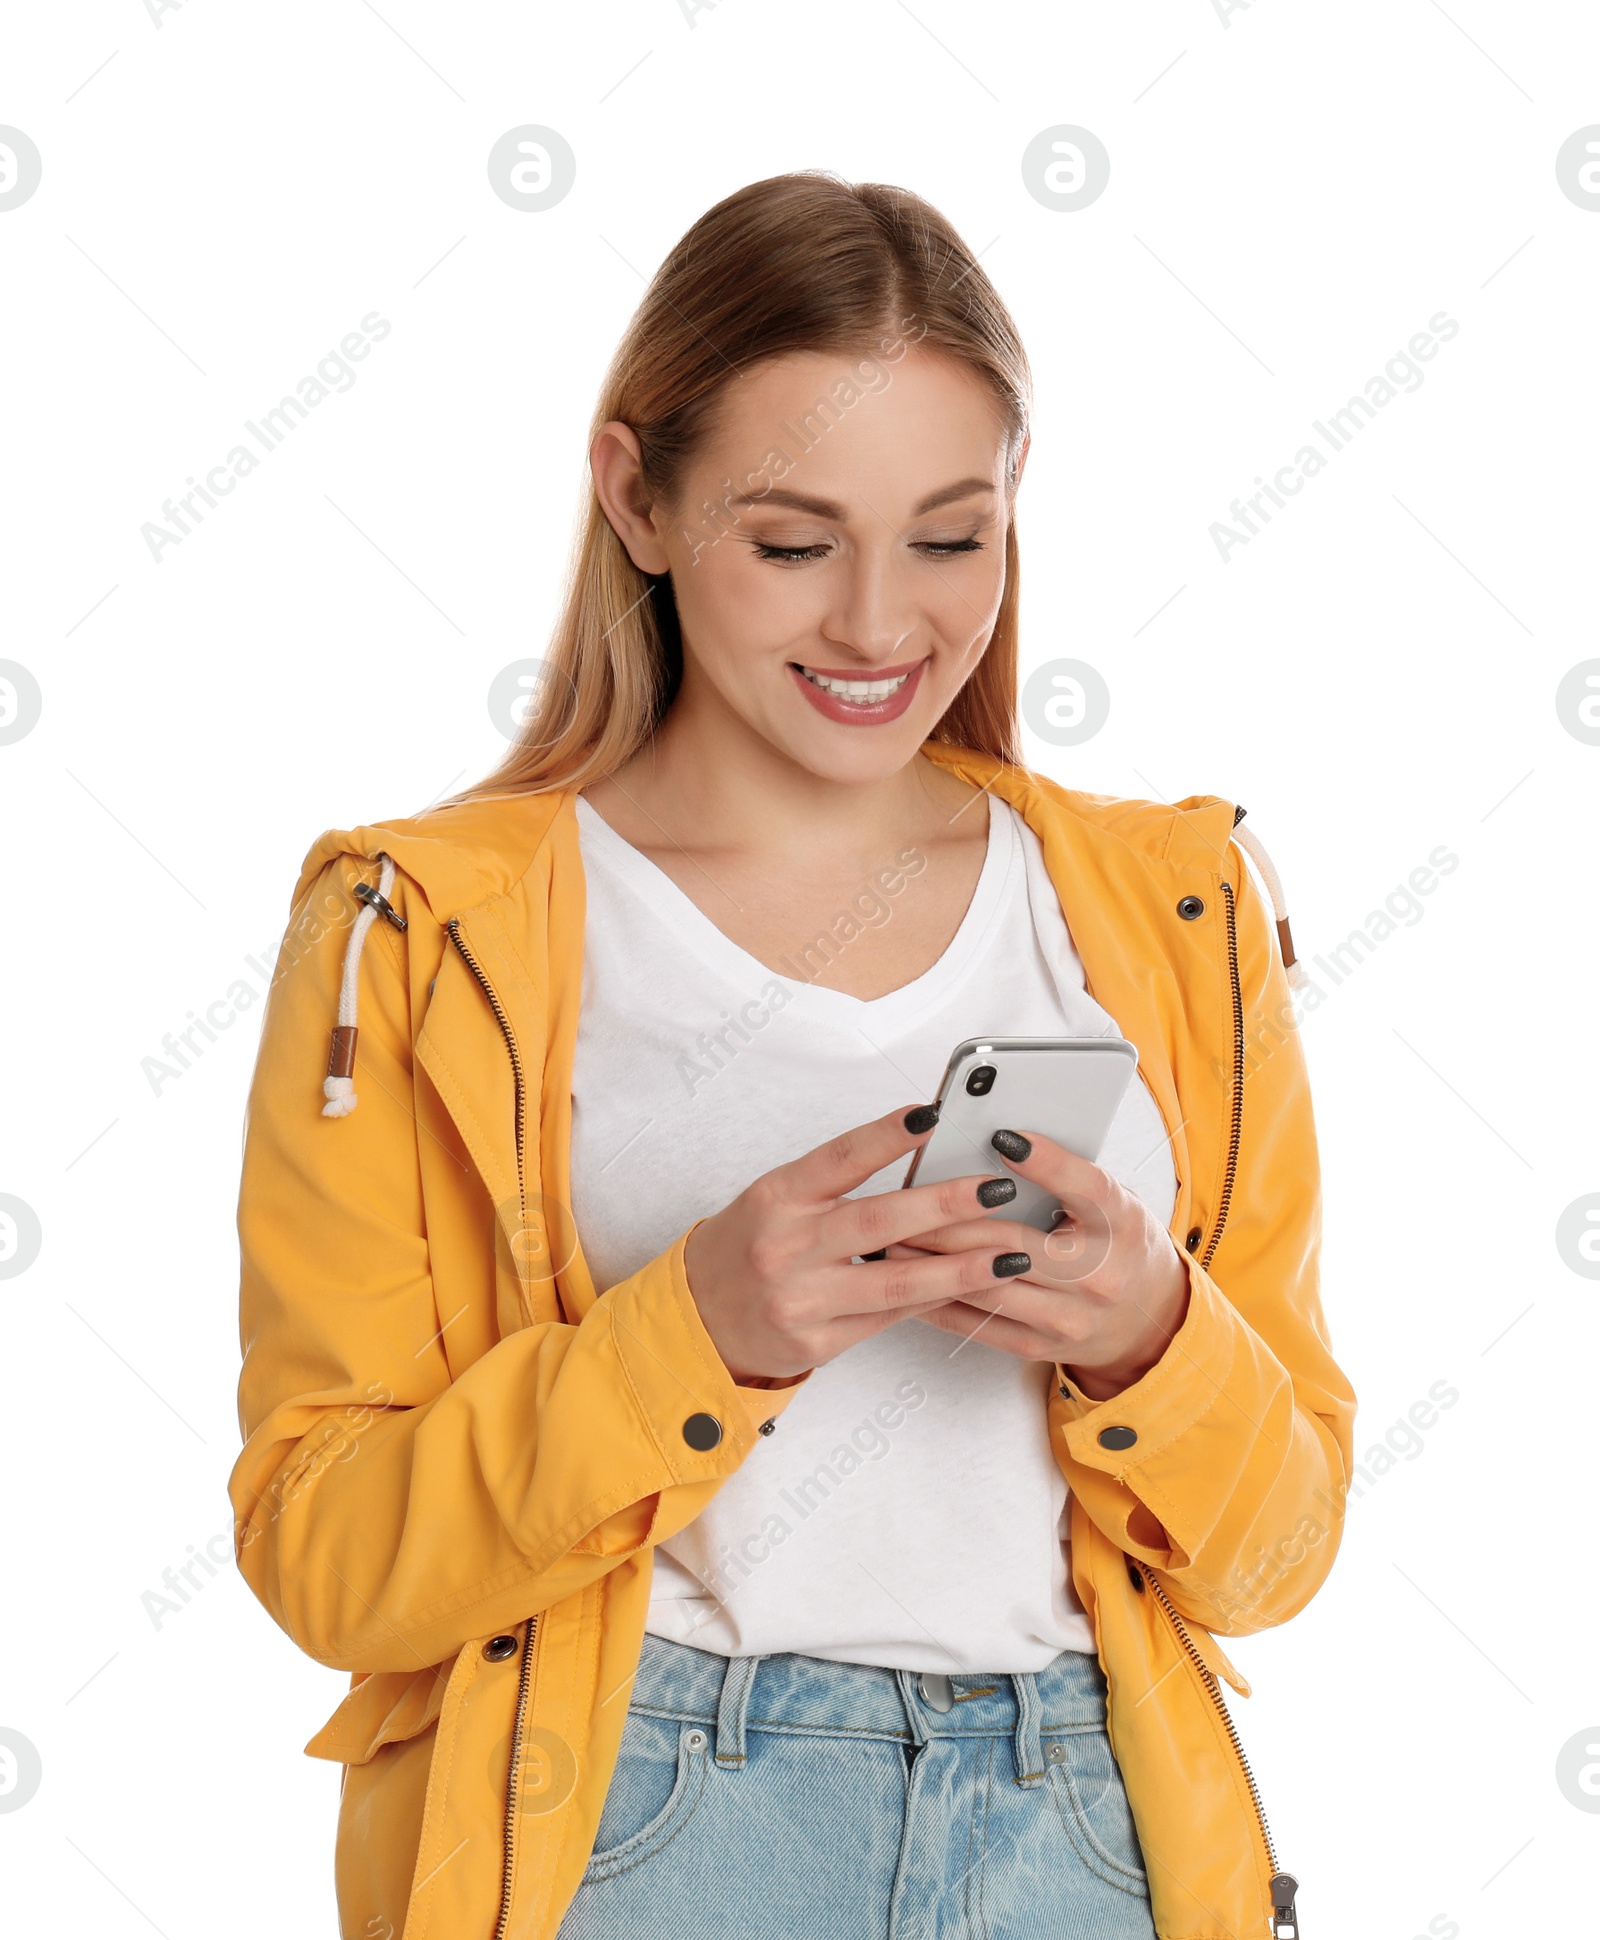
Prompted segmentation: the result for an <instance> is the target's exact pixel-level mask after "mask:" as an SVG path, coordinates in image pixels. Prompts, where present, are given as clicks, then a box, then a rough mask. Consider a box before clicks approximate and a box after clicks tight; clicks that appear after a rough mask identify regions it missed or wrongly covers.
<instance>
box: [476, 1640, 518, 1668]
mask: <svg viewBox="0 0 1600 1940" xmlns="http://www.w3.org/2000/svg"><path fill="white" fill-rule="evenodd" d="M517 1649H518V1645H517V1640H516V1638H515V1637H491V1638H490V1639H489V1641H488V1642H487V1643H486V1644H485V1645H484V1647H483V1654H484V1656H485V1657H486V1658H487V1659H488V1661H489V1662H490V1663H491V1664H503V1663H504V1662H505V1660H506V1659H507V1658H508V1657H515V1656H516V1654H517Z"/></svg>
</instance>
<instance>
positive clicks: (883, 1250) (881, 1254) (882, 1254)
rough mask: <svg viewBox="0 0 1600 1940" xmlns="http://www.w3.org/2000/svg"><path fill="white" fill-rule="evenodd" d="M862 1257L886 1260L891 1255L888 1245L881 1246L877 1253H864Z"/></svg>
mask: <svg viewBox="0 0 1600 1940" xmlns="http://www.w3.org/2000/svg"><path fill="white" fill-rule="evenodd" d="M861 1257H862V1259H864V1260H886V1259H888V1257H889V1249H888V1247H887V1246H880V1247H879V1248H878V1250H877V1252H876V1253H863V1254H862V1255H861Z"/></svg>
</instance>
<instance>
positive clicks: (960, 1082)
mask: <svg viewBox="0 0 1600 1940" xmlns="http://www.w3.org/2000/svg"><path fill="white" fill-rule="evenodd" d="M1138 1062H1139V1053H1138V1050H1137V1049H1136V1048H1135V1046H1133V1045H1132V1044H1130V1043H1129V1042H1128V1041H1127V1039H1126V1038H1121V1037H984V1038H969V1039H968V1041H967V1042H966V1043H965V1044H958V1045H957V1046H956V1048H955V1049H954V1050H953V1051H952V1052H951V1053H950V1063H949V1065H948V1066H947V1067H946V1070H945V1074H944V1082H943V1084H941V1085H940V1087H939V1122H938V1124H937V1125H936V1126H935V1127H934V1131H933V1136H932V1138H930V1139H929V1140H928V1142H927V1144H926V1145H924V1146H922V1147H921V1148H920V1150H918V1151H916V1152H914V1153H913V1154H912V1157H911V1168H910V1170H909V1171H908V1172H907V1173H906V1178H905V1183H906V1184H907V1185H908V1186H910V1185H919V1186H929V1185H940V1184H942V1183H943V1181H944V1180H946V1179H960V1178H965V1177H967V1176H969V1175H970V1174H972V1173H974V1172H983V1173H988V1174H990V1175H995V1174H1001V1173H1004V1172H1006V1171H1009V1170H1010V1168H1009V1167H1008V1166H1007V1165H1006V1164H1005V1161H1004V1160H1003V1159H1002V1158H1001V1157H1000V1154H999V1153H998V1152H997V1151H996V1150H995V1149H994V1147H993V1146H992V1145H991V1144H990V1143H989V1140H990V1138H991V1137H992V1136H993V1135H994V1133H996V1132H998V1131H1001V1130H1002V1129H1007V1130H1010V1131H1014V1132H1042V1133H1043V1134H1044V1136H1045V1137H1046V1138H1051V1139H1054V1140H1055V1142H1056V1144H1057V1145H1063V1146H1065V1147H1066V1149H1067V1150H1068V1151H1069V1152H1076V1153H1077V1155H1078V1156H1079V1158H1084V1159H1096V1158H1098V1157H1099V1156H1100V1147H1101V1146H1102V1145H1103V1144H1104V1143H1105V1139H1106V1134H1107V1132H1109V1131H1110V1130H1111V1121H1112V1120H1113V1119H1114V1118H1115V1117H1116V1115H1117V1106H1118V1105H1119V1104H1120V1103H1121V1102H1122V1094H1123V1093H1124V1092H1125V1091H1126V1090H1127V1088H1128V1085H1129V1083H1130V1082H1131V1080H1132V1078H1133V1074H1134V1070H1135V1068H1136V1067H1137V1065H1138ZM1013 1176H1016V1175H1013ZM989 1217H990V1218H991V1219H1011V1220H1015V1221H1017V1222H1018V1223H1019V1224H1021V1225H1024V1226H1034V1227H1037V1228H1038V1230H1039V1231H1040V1232H1042V1233H1048V1232H1049V1231H1051V1229H1052V1228H1053V1227H1054V1226H1055V1224H1056V1222H1057V1221H1058V1220H1059V1219H1060V1217H1061V1202H1060V1201H1059V1200H1058V1199H1057V1198H1056V1197H1055V1195H1054V1194H1053V1193H1050V1192H1046V1191H1045V1189H1044V1188H1043V1187H1042V1186H1036V1185H1033V1184H1031V1183H1030V1182H1029V1181H1028V1180H1026V1179H1023V1178H1020V1177H1018V1178H1017V1196H1016V1198H1015V1199H1014V1200H1013V1201H1012V1202H1011V1204H1010V1205H1009V1206H1000V1207H997V1208H996V1210H995V1211H994V1212H992V1213H991V1214H989Z"/></svg>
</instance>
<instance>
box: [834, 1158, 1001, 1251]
mask: <svg viewBox="0 0 1600 1940" xmlns="http://www.w3.org/2000/svg"><path fill="white" fill-rule="evenodd" d="M1016 1196H1017V1182H1016V1180H1015V1179H1009V1178H1006V1177H1004V1176H1003V1175H1001V1174H999V1173H996V1175H995V1176H993V1177H989V1178H985V1177H984V1176H983V1175H982V1174H981V1173H974V1174H972V1175H970V1176H969V1177H967V1178H964V1179H946V1180H944V1181H942V1182H941V1183H940V1184H938V1185H931V1186H912V1187H910V1188H909V1189H902V1190H901V1191H899V1192H874V1193H871V1194H869V1195H868V1196H867V1197H866V1198H865V1199H850V1200H847V1201H846V1202H845V1203H844V1204H843V1205H842V1206H839V1207H838V1208H836V1209H835V1211H833V1212H831V1213H829V1214H828V1215H827V1216H826V1217H825V1218H824V1219H823V1220H821V1221H820V1222H819V1224H820V1237H821V1240H822V1243H823V1245H824V1247H825V1248H826V1249H827V1250H828V1251H829V1252H833V1251H835V1249H837V1252H838V1254H839V1256H840V1257H846V1256H848V1255H849V1254H852V1253H862V1254H865V1253H876V1252H879V1251H881V1250H882V1248H884V1247H885V1246H892V1245H893V1244H894V1243H895V1242H896V1241H897V1240H905V1239H909V1238H911V1236H912V1235H913V1234H914V1233H920V1232H927V1231H930V1230H931V1229H933V1228H935V1227H939V1226H947V1225H949V1224H950V1223H951V1222H952V1221H954V1220H966V1219H971V1218H973V1217H974V1216H975V1215H977V1214H979V1213H982V1212H985V1211H993V1210H994V1209H995V1208H996V1207H998V1206H1008V1205H1010V1203H1011V1202H1012V1200H1013V1199H1015V1198H1016Z"/></svg>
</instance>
